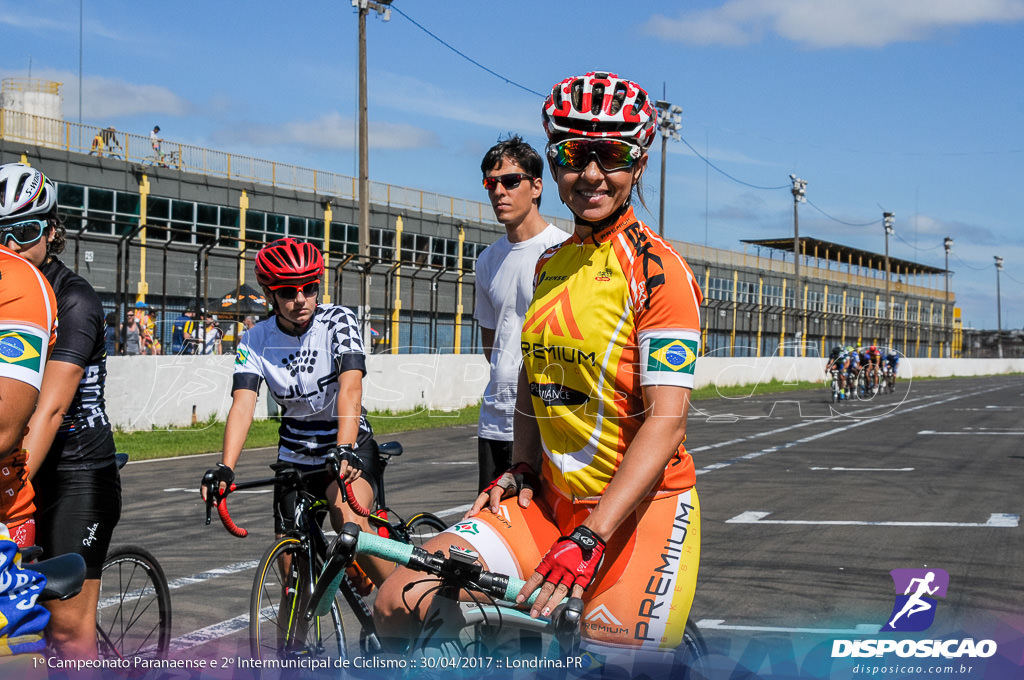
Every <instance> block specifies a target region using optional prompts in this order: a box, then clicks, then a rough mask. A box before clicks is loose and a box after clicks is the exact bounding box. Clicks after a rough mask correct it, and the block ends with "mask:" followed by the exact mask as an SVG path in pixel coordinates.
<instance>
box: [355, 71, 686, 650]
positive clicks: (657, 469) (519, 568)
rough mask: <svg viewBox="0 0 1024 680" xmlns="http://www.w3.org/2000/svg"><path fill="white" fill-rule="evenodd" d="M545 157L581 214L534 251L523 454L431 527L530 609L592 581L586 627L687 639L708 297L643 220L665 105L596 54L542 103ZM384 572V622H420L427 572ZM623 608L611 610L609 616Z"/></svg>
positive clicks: (536, 611) (440, 545) (405, 633)
mask: <svg viewBox="0 0 1024 680" xmlns="http://www.w3.org/2000/svg"><path fill="white" fill-rule="evenodd" d="M543 120H544V128H545V131H546V132H547V136H548V141H549V143H548V146H547V157H548V166H549V169H550V171H551V173H552V175H553V177H554V179H555V182H556V183H557V185H558V192H559V196H560V198H561V200H562V202H563V203H565V205H566V206H567V207H568V208H569V209H570V210H571V211H572V212H573V214H574V216H575V230H574V234H573V235H572V237H570V238H569V239H568V240H567V241H566V242H565V243H563V244H562V245H560V246H556V247H553V248H551V249H549V250H548V251H546V252H545V253H544V255H542V256H541V259H540V261H539V262H538V264H537V275H536V277H535V284H534V286H535V288H534V295H533V300H532V302H531V304H530V307H529V310H528V311H527V314H526V321H525V322H524V324H523V334H522V349H523V368H522V371H521V373H520V378H519V387H518V392H517V403H516V420H515V425H514V432H515V441H514V444H513V455H512V462H513V465H512V467H511V468H510V469H509V470H508V471H507V472H505V473H504V474H502V475H501V476H500V477H498V478H497V479H496V480H494V482H493V483H492V484H491V485H490V486H489V487H488V488H487V489H485V491H484V492H483V493H482V494H481V495H480V496H479V497H478V498H477V499H476V501H475V503H474V504H473V506H472V508H471V510H470V511H469V513H467V516H466V517H465V518H464V519H463V521H461V522H459V523H457V524H456V525H454V526H453V527H451V528H450V529H449V530H448V531H447V532H446V533H445V534H444V535H442V536H440V537H438V538H437V539H435V540H433V541H432V542H430V543H428V545H427V548H428V549H429V550H447V548H448V547H449V545H456V546H458V547H460V548H463V549H470V550H473V551H475V552H477V553H479V554H480V556H481V560H482V561H483V562H484V563H485V568H487V569H490V570H493V571H498V572H502V573H506V574H511V575H514V576H520V577H522V578H526V579H527V584H526V586H525V587H524V589H523V591H522V592H521V593H520V598H521V599H522V598H525V597H526V596H528V595H529V594H530V593H532V592H533V591H535V590H538V589H539V591H540V595H539V598H538V600H537V601H536V603H535V604H534V605H533V606H532V607H531V610H530V613H531V615H533V616H538V615H547V614H549V613H550V610H551V609H552V608H553V607H554V606H555V604H556V603H557V602H558V601H559V600H561V599H562V598H563V597H565V596H569V595H572V596H576V597H580V596H582V598H583V601H584V613H583V621H582V633H583V635H584V636H585V637H586V638H589V639H590V640H592V641H596V642H599V643H607V644H609V645H612V646H615V647H620V648H621V647H626V648H630V649H643V650H673V649H675V648H676V647H678V646H679V644H680V642H681V640H682V636H683V630H684V626H685V624H686V621H687V617H688V615H689V609H690V605H691V603H692V600H693V595H694V590H695V587H696V578H697V566H698V562H699V553H700V538H699V536H700V509H699V503H698V500H697V494H696V491H695V489H694V484H695V479H696V477H695V470H694V463H693V459H692V458H691V457H690V455H689V453H687V451H686V449H685V447H684V446H683V442H684V440H685V438H686V419H687V414H688V411H689V398H690V390H691V389H692V387H693V371H694V363H695V361H696V358H697V352H698V351H699V342H700V319H699V306H700V303H701V300H702V294H701V292H700V289H699V286H698V283H697V280H696V278H695V277H694V275H693V273H692V271H691V270H690V268H689V266H688V265H687V264H686V263H685V262H684V261H683V259H682V258H681V257H680V256H679V255H678V254H677V253H676V252H675V250H673V248H672V247H671V246H670V245H669V244H668V243H667V242H666V241H664V240H663V239H661V238H660V237H659V236H658V234H657V232H656V231H653V230H651V229H650V228H649V227H648V226H647V225H645V224H644V223H642V222H640V221H639V220H638V219H637V217H636V215H635V214H634V211H633V205H632V200H633V197H634V196H635V195H639V188H640V181H641V178H642V177H643V173H644V171H645V169H646V168H647V163H648V156H647V149H648V148H649V147H650V145H651V143H652V142H653V141H654V137H655V133H656V130H657V114H656V111H655V108H654V106H653V102H652V101H651V100H650V98H649V97H648V95H647V92H646V91H644V89H643V88H641V87H640V86H639V85H637V84H636V83H635V82H632V81H629V80H625V79H622V78H619V77H618V76H616V75H614V74H610V73H601V72H593V73H588V74H586V75H584V76H578V77H573V78H567V79H565V80H563V81H562V82H560V83H558V84H557V85H555V86H554V88H553V90H552V92H551V94H550V95H549V96H548V97H547V99H546V101H545V103H544V108H543ZM420 578H421V577H420V576H419V575H418V573H417V572H412V571H409V570H407V569H404V568H400V569H399V570H397V571H396V573H395V574H394V575H392V576H391V577H390V578H389V579H388V580H387V581H386V582H385V583H384V585H383V586H382V587H381V590H380V592H379V593H378V596H377V600H376V603H375V616H376V619H377V621H378V625H379V628H380V630H381V632H382V633H383V634H384V635H387V636H390V637H391V639H392V640H394V639H395V638H398V639H401V638H407V637H409V636H412V635H414V634H415V632H416V630H417V624H418V621H421V620H423V617H424V615H425V613H426V612H427V607H428V606H429V604H430V601H431V598H432V593H431V592H430V584H429V583H428V584H426V585H424V584H422V583H421V582H420ZM609 620H614V621H615V625H608V624H607V622H608V621H609Z"/></svg>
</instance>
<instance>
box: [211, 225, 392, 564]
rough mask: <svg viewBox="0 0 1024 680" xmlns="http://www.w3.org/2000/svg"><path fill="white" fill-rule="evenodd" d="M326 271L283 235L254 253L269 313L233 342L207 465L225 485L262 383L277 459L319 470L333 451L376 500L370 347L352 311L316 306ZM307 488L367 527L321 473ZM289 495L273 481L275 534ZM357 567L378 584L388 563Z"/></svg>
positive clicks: (344, 517)
mask: <svg viewBox="0 0 1024 680" xmlns="http://www.w3.org/2000/svg"><path fill="white" fill-rule="evenodd" d="M323 273H324V260H323V256H322V254H321V253H320V250H319V249H318V248H317V247H316V246H314V245H313V244H311V243H306V242H302V241H297V240H295V239H292V238H282V239H278V240H276V241H274V242H272V243H270V244H268V245H266V246H264V247H263V248H262V249H261V250H260V251H259V252H258V253H257V255H256V280H257V281H258V282H259V284H260V285H261V286H262V287H263V291H264V294H265V295H266V297H267V300H269V301H270V302H271V303H272V305H273V308H274V314H273V316H271V317H270V318H269V319H267V320H265V321H261V322H260V323H257V324H256V325H255V326H253V327H252V328H249V329H248V330H246V331H245V333H244V334H243V335H242V338H241V341H240V342H239V344H238V348H237V351H236V355H235V372H234V378H233V381H232V392H231V398H232V401H231V409H230V410H229V411H228V417H227V423H226V426H225V430H224V452H223V455H222V457H221V462H220V464H219V465H218V466H217V467H216V468H214V469H213V470H210V471H209V472H210V473H212V474H214V475H215V477H216V478H217V479H219V480H220V482H221V485H220V486H221V490H222V492H223V491H224V490H225V489H226V487H227V486H228V485H229V484H231V482H232V481H233V480H234V471H233V469H234V467H235V465H236V464H237V462H238V459H239V456H240V455H241V453H242V446H243V444H244V443H245V438H246V436H247V435H248V433H249V427H250V426H251V425H252V419H253V411H254V409H255V407H256V398H257V394H258V391H259V388H260V385H261V384H263V383H266V385H267V389H268V390H269V391H270V396H271V397H272V398H273V399H274V401H276V402H277V403H278V404H279V405H280V406H281V427H280V430H279V434H280V441H279V445H278V460H279V461H283V462H287V463H291V464H292V465H294V466H295V467H296V468H298V469H299V470H302V471H306V470H317V469H323V467H324V462H325V460H326V458H325V456H326V455H327V454H328V452H330V451H332V450H334V451H336V452H337V453H338V454H339V455H340V457H341V459H342V462H341V476H342V478H343V479H344V480H345V481H347V482H349V483H351V485H352V489H353V491H354V492H355V496H356V498H357V500H358V501H359V503H360V504H361V505H362V506H363V507H373V501H374V498H375V497H376V492H377V489H378V487H379V483H380V482H379V469H378V459H377V444H376V442H375V441H374V439H373V429H372V428H371V427H370V423H369V421H368V420H367V418H366V410H365V409H364V408H363V407H362V395H363V376H364V375H365V374H366V355H365V353H364V351H363V341H362V338H361V336H360V332H359V325H358V323H357V320H356V315H355V313H354V312H353V311H352V310H351V309H349V308H347V307H342V306H340V305H330V304H318V298H319V294H320V278H321V276H323ZM314 484H315V482H314ZM312 490H313V491H314V492H316V493H318V494H320V496H321V497H322V498H325V499H327V501H328V502H329V504H330V508H331V512H330V514H331V524H332V525H333V526H334V527H335V528H340V527H341V526H342V525H343V524H344V523H345V522H356V523H357V524H359V525H360V526H362V527H363V528H364V529H368V528H369V526H368V523H367V521H366V519H365V518H363V517H360V516H359V515H358V514H356V513H355V511H353V510H352V509H351V508H350V507H349V506H348V504H347V503H345V502H343V501H342V497H341V491H340V489H339V488H338V484H337V482H330V483H328V480H326V478H325V479H324V481H323V482H322V484H321V485H320V486H314V487H313V489H312ZM204 496H205V489H204ZM292 496H293V494H282V493H280V492H279V490H278V489H277V488H276V487H275V490H274V527H275V531H276V532H277V534H278V535H282V534H284V533H285V532H286V531H287V530H289V529H290V528H292V527H293V526H294V521H295V514H294V511H295V500H296V499H295V498H294V497H292ZM363 566H364V567H366V569H367V573H368V574H369V576H370V578H371V579H372V580H374V581H377V582H379V581H381V580H383V576H384V575H385V574H386V573H387V571H390V567H389V566H388V565H386V563H379V562H375V561H370V560H367V563H366V564H365V565H363Z"/></svg>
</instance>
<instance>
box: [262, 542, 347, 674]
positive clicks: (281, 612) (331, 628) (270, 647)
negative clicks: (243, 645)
mask: <svg viewBox="0 0 1024 680" xmlns="http://www.w3.org/2000/svg"><path fill="white" fill-rule="evenodd" d="M282 558H290V560H289V562H290V568H289V570H288V573H287V574H285V571H284V565H283V564H282ZM308 559H309V554H308V552H307V551H306V549H305V548H303V546H302V542H301V541H300V540H299V539H297V538H293V537H286V538H281V539H278V541H277V542H276V543H274V544H273V545H272V546H270V549H269V550H267V552H266V554H264V556H263V559H262V560H260V565H259V567H258V568H257V569H256V577H255V579H254V581H253V584H252V592H251V593H250V597H249V645H250V651H251V653H252V657H253V658H254V659H257V660H260V661H266V660H270V659H286V658H290V657H292V656H325V655H326V656H330V657H332V658H345V657H346V651H347V646H346V636H345V625H344V620H343V617H342V605H341V602H340V601H339V600H338V598H337V596H335V598H334V603H333V604H332V605H331V610H330V612H329V613H328V614H326V615H324V616H320V617H315V618H314V619H313V621H309V622H307V621H306V620H305V617H304V616H303V611H302V610H303V609H304V608H305V600H304V599H303V598H302V594H303V593H306V595H307V597H308V595H309V594H311V593H312V588H310V587H309V584H306V583H304V581H305V574H306V561H307V560H308ZM317 561H319V560H317ZM315 566H316V568H315V569H314V571H313V573H319V572H320V565H319V564H317V565H315ZM284 588H287V589H289V590H290V591H291V592H290V593H289V595H288V597H287V598H286V597H285V592H284Z"/></svg>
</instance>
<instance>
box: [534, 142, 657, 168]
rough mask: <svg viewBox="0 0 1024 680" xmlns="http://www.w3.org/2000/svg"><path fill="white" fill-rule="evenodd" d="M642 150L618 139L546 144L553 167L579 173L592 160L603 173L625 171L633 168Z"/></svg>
mask: <svg viewBox="0 0 1024 680" xmlns="http://www.w3.org/2000/svg"><path fill="white" fill-rule="evenodd" d="M642 154H643V150H642V149H641V148H640V147H639V146H637V145H636V144H630V143H629V142H623V141H621V140H618V139H586V138H580V139H566V140H564V141H561V142H558V143H556V144H548V158H550V159H551V160H552V161H554V163H555V165H557V166H559V167H562V168H569V169H570V170H576V171H581V170H583V169H584V168H585V167H587V165H588V164H589V163H590V159H591V158H593V159H595V160H596V161H597V163H598V165H600V166H601V168H602V169H603V170H604V171H605V172H612V171H614V170H626V169H627V168H630V167H632V166H633V163H635V162H636V160H637V159H638V158H640V156H641V155H642Z"/></svg>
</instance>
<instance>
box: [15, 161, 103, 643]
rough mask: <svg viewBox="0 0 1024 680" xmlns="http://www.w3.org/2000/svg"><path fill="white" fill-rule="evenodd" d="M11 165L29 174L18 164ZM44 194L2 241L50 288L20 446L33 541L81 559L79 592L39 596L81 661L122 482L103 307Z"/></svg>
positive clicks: (53, 628) (55, 638)
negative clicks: (47, 330)
mask: <svg viewBox="0 0 1024 680" xmlns="http://www.w3.org/2000/svg"><path fill="white" fill-rule="evenodd" d="M18 172H21V173H37V174H38V171H37V170H33V169H31V168H27V166H23V167H22V168H21V169H18ZM53 197H54V200H53V201H52V204H51V205H37V206H36V207H35V208H34V209H33V210H32V211H29V212H26V213H24V216H25V217H28V216H32V217H36V218H40V219H39V220H38V221H39V222H40V223H42V222H45V225H46V226H45V227H40V228H37V229H36V230H35V231H34V232H33V231H31V230H30V231H29V233H28V234H26V236H28V237H29V238H25V237H18V236H14V238H11V239H8V241H7V245H8V246H9V247H10V248H11V249H12V250H15V251H16V252H18V253H19V254H21V255H22V256H23V257H24V258H25V259H27V260H28V261H30V262H31V263H32V264H34V265H35V266H37V267H38V268H39V269H40V271H42V273H43V275H44V276H45V277H46V280H47V281H48V282H49V283H50V285H51V286H52V287H53V290H54V293H55V294H56V298H57V310H58V314H59V317H60V332H59V333H58V336H57V341H56V344H55V345H54V346H53V352H52V354H51V356H50V359H49V361H48V362H47V365H46V374H45V376H44V377H43V381H42V386H41V388H40V390H39V401H38V404H37V405H36V409H35V412H34V413H33V414H32V418H31V420H30V421H29V423H28V434H27V435H26V436H25V439H24V442H23V446H24V448H25V451H26V452H27V453H28V467H29V475H30V477H31V479H32V489H33V491H34V494H35V495H34V503H35V506H36V511H35V523H36V541H35V542H36V544H37V545H39V546H40V547H41V548H42V549H43V554H44V555H45V556H46V557H54V556H56V555H63V554H66V553H77V554H79V555H81V556H82V558H83V559H84V560H85V564H86V573H85V583H84V584H83V586H82V591H81V593H79V594H78V595H75V596H74V597H72V598H69V599H67V600H55V601H52V602H48V603H47V608H48V609H49V610H50V615H51V618H50V625H49V628H48V631H49V637H50V641H51V643H52V644H53V645H54V647H55V648H56V650H57V652H58V653H59V654H60V655H61V656H63V657H65V658H77V659H90V658H96V603H97V602H98V601H99V590H100V573H101V571H102V570H103V561H104V560H105V559H106V556H107V548H109V547H110V539H111V536H112V535H113V532H114V527H115V526H116V525H117V522H118V520H119V519H120V517H121V483H120V478H119V475H118V471H117V463H116V462H115V460H114V454H115V452H116V449H115V447H114V436H113V433H112V431H111V428H110V422H109V420H107V414H106V412H105V401H104V394H103V392H104V383H105V382H106V375H107V369H106V343H105V342H104V339H103V334H104V326H105V319H104V313H103V305H102V304H101V303H100V299H99V296H98V295H97V294H96V291H95V290H93V287H92V286H91V285H90V284H89V282H88V281H86V280H85V279H84V278H82V277H81V276H79V275H78V274H75V273H74V272H73V271H71V270H70V269H68V268H67V267H66V266H65V265H64V263H63V262H61V261H60V259H58V255H59V254H60V253H61V252H62V251H63V250H64V243H65V240H64V225H63V223H62V221H61V220H60V219H59V218H58V216H57V204H56V192H53ZM33 239H34V240H33ZM22 493H24V494H27V493H30V492H29V491H28V490H27V489H26V490H23V492H22Z"/></svg>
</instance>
